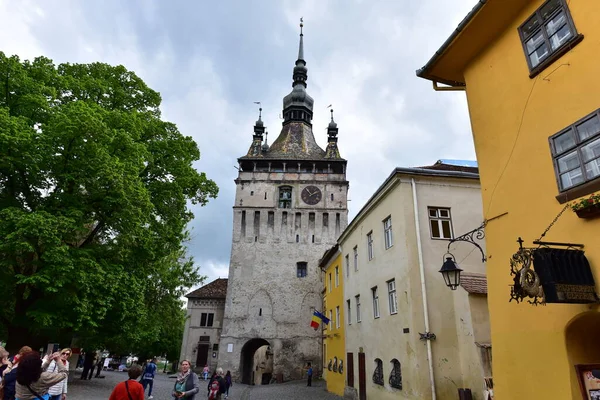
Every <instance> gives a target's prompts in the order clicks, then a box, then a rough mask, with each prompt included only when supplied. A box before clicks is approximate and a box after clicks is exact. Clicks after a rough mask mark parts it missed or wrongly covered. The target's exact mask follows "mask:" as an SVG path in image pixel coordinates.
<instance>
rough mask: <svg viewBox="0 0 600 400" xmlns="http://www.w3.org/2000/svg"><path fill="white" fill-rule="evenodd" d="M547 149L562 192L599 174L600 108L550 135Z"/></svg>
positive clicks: (593, 178)
mask: <svg viewBox="0 0 600 400" xmlns="http://www.w3.org/2000/svg"><path fill="white" fill-rule="evenodd" d="M550 149H551V151H552V158H553V159H554V170H555V172H556V179H557V181H558V187H559V189H560V191H561V192H562V191H565V190H567V189H570V188H572V187H574V186H578V185H581V184H582V183H586V182H589V181H592V180H595V179H597V178H598V177H600V110H596V111H594V112H593V113H592V114H590V115H587V116H586V117H584V118H583V119H581V120H579V121H577V122H576V123H574V124H573V125H571V126H569V127H568V128H567V129H563V130H562V131H560V132H559V133H557V134H555V135H553V136H552V137H550ZM586 194H587V193H586Z"/></svg>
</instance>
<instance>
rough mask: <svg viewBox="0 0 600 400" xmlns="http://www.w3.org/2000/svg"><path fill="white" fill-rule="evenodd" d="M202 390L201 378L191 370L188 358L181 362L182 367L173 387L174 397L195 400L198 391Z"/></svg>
mask: <svg viewBox="0 0 600 400" xmlns="http://www.w3.org/2000/svg"><path fill="white" fill-rule="evenodd" d="M199 391H200V380H199V379H198V375H196V373H195V372H193V371H192V370H191V364H190V362H189V361H188V360H183V361H182V362H181V369H180V370H179V373H178V374H177V379H176V380H175V386H174V387H173V397H174V398H176V399H185V400H194V399H195V398H196V393H198V392H199Z"/></svg>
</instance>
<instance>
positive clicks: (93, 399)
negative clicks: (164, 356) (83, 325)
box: [67, 370, 341, 400]
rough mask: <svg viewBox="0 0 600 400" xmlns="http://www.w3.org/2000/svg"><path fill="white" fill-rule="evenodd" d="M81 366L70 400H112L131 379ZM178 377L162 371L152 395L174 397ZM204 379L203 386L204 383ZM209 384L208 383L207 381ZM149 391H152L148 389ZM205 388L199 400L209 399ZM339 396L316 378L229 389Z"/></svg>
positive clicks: (237, 398)
mask: <svg viewBox="0 0 600 400" xmlns="http://www.w3.org/2000/svg"><path fill="white" fill-rule="evenodd" d="M80 375H81V370H77V371H75V372H72V373H71V374H70V376H69V394H68V396H67V399H68V400H108V397H109V396H110V393H111V392H112V390H113V388H114V387H115V385H116V384H117V383H119V382H122V381H124V380H125V379H127V373H125V372H111V371H104V372H102V375H103V376H104V379H96V378H94V379H92V380H91V381H88V380H85V381H82V380H80V379H79V377H80ZM174 382H175V381H174V379H173V378H169V375H168V374H163V373H159V374H157V376H156V378H155V380H154V388H153V391H152V395H153V396H154V399H155V400H172V398H171V390H172V389H173V385H174ZM203 382H204V381H203V380H200V385H201V388H202V387H204V386H205V385H203ZM206 385H208V383H207V384H206ZM146 393H148V392H147V391H146ZM204 393H206V392H203V391H202V390H201V391H200V393H199V394H198V395H197V396H196V400H205V399H206V395H204ZM305 399H306V400H339V399H341V397H338V396H335V395H333V394H331V393H327V391H326V390H325V382H323V381H315V382H313V386H312V387H307V386H306V382H305V381H296V382H288V383H283V384H274V385H264V386H246V385H242V384H237V383H234V385H233V387H232V388H231V390H230V392H229V399H228V400H305Z"/></svg>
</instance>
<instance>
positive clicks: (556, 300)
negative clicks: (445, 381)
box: [418, 0, 600, 400]
mask: <svg viewBox="0 0 600 400" xmlns="http://www.w3.org/2000/svg"><path fill="white" fill-rule="evenodd" d="M599 16H600V3H598V2H596V1H592V0H580V1H564V0H551V1H542V0H526V1H504V0H488V1H487V2H480V4H478V5H477V6H476V7H475V8H474V9H473V10H472V11H471V12H470V13H469V15H468V16H467V17H466V18H465V20H464V21H463V23H461V26H460V27H459V29H457V30H456V31H455V32H454V33H453V34H452V35H451V37H450V38H449V39H448V40H447V41H446V43H445V44H444V45H443V46H442V48H440V50H439V51H438V52H437V53H436V55H435V56H434V57H433V58H432V59H431V60H430V61H429V62H428V63H427V65H426V66H425V67H424V68H422V69H421V70H419V71H418V75H419V76H421V77H423V78H426V79H429V80H432V81H433V82H434V85H436V86H438V87H440V85H439V84H445V85H450V86H447V87H445V88H444V89H446V90H450V89H452V90H464V91H466V95H467V100H468V106H469V114H470V118H471V125H472V128H473V137H474V142H475V150H476V152H477V158H478V160H479V166H480V172H481V182H482V194H483V206H484V210H485V217H486V218H488V219H491V218H492V217H494V216H496V215H501V214H505V215H504V216H503V217H501V218H498V219H495V220H493V221H490V222H489V224H488V225H487V226H486V241H487V252H488V263H487V267H488V268H487V272H488V290H489V306H490V315H491V326H492V341H493V350H494V351H493V355H494V357H493V369H494V384H495V395H496V397H495V398H498V399H501V400H502V399H532V400H535V399H550V398H551V399H577V400H581V399H588V400H589V399H595V398H599V397H600V379H599V378H600V376H599V375H600V374H598V372H597V368H598V366H597V365H596V364H600V343H599V341H598V337H599V336H600V314H599V313H598V305H597V304H598V300H597V299H598V297H597V293H598V289H597V285H596V283H595V280H594V277H596V278H597V277H598V274H599V273H600V248H599V247H598V245H597V244H598V235H599V232H600V220H599V219H598V216H599V208H600V206H598V203H599V201H600V196H598V191H599V190H600V161H599V158H598V157H599V156H600V117H599V115H598V109H599V108H600V98H599V97H598V90H596V89H597V88H598V89H600V82H599V81H598V80H597V79H596V72H597V60H598V42H599V41H600V25H599V24H598V21H599V19H598V18H599ZM573 208H574V209H573ZM518 241H519V242H518ZM540 242H541V243H540ZM521 247H522V248H521ZM548 255H550V257H548ZM544 302H545V303H546V306H545V307H535V306H533V305H532V304H530V303H534V304H536V303H544ZM540 377H544V379H543V380H540Z"/></svg>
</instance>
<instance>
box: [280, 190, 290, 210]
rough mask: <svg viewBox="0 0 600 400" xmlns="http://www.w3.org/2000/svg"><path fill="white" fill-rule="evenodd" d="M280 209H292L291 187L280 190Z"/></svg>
mask: <svg viewBox="0 0 600 400" xmlns="http://www.w3.org/2000/svg"><path fill="white" fill-rule="evenodd" d="M279 208H292V188H291V187H290V186H281V187H280V188H279Z"/></svg>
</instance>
